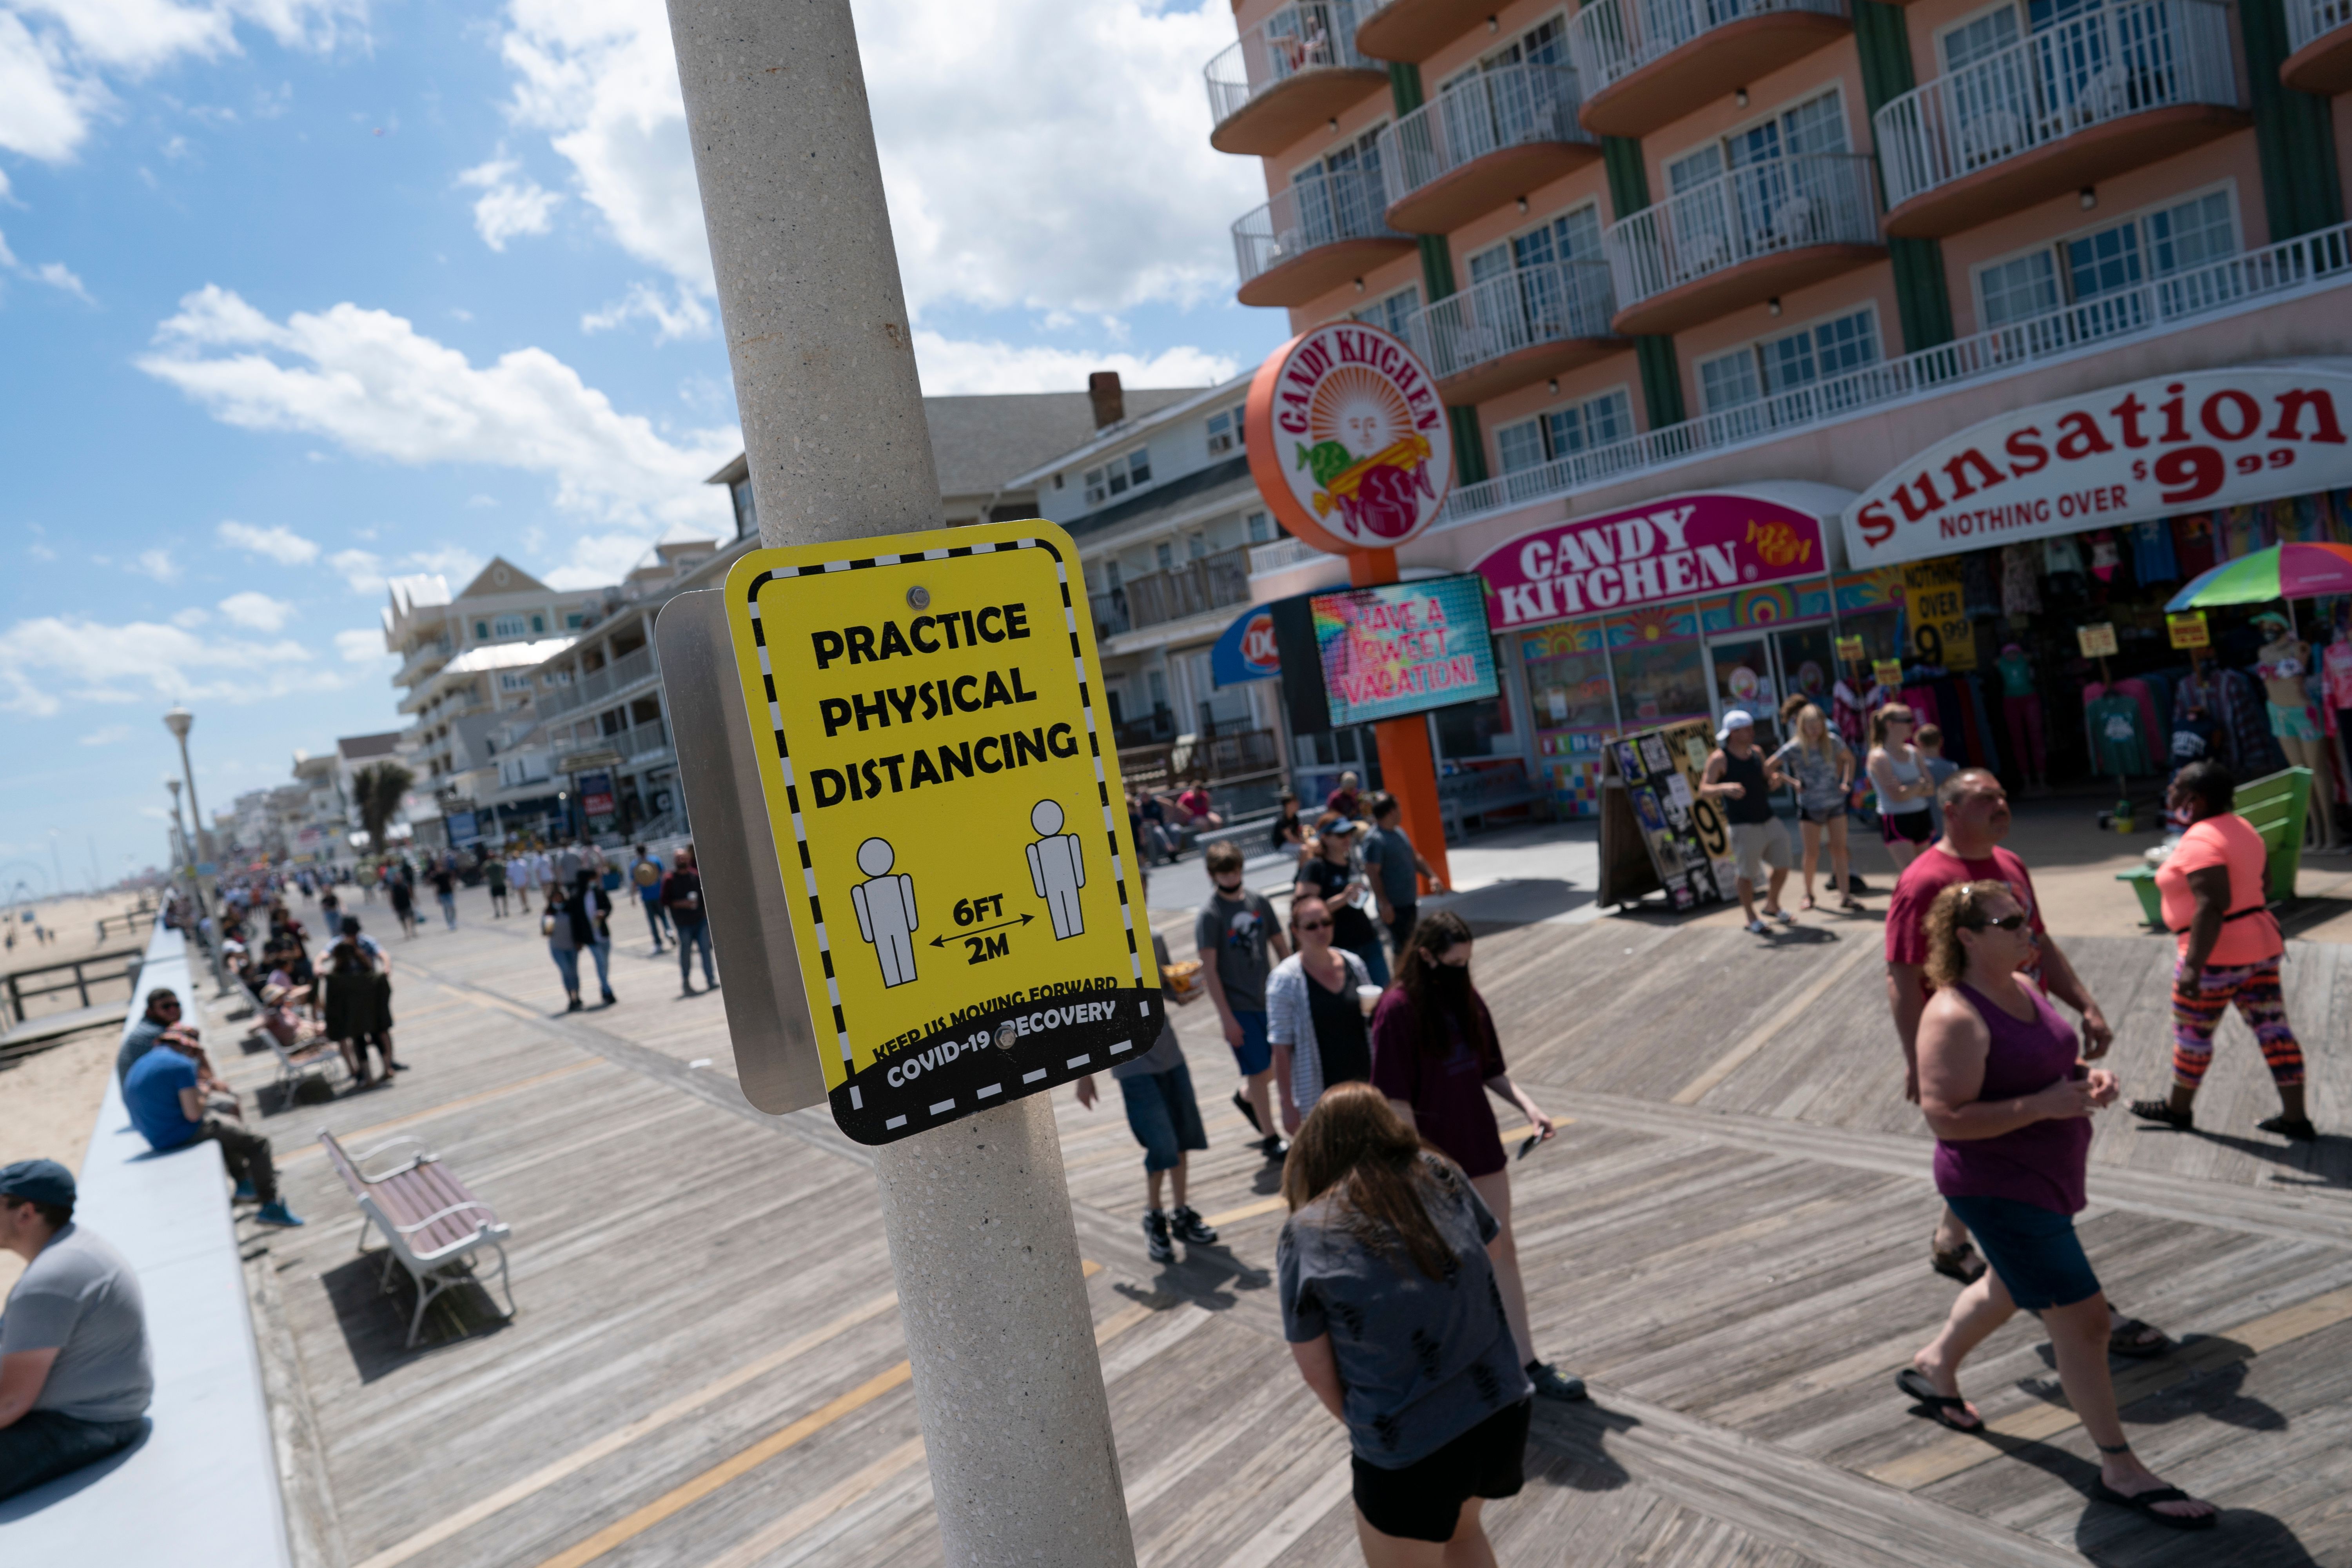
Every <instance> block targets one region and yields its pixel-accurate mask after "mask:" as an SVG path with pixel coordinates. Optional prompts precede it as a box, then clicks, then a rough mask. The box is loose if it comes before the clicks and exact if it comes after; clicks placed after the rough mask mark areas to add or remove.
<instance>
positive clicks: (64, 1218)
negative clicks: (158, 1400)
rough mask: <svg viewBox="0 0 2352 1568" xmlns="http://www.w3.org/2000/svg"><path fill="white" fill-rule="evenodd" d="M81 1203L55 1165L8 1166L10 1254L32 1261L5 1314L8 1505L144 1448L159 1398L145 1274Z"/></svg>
mask: <svg viewBox="0 0 2352 1568" xmlns="http://www.w3.org/2000/svg"><path fill="white" fill-rule="evenodd" d="M74 1196H75V1194H74V1179H73V1173H71V1172H70V1171H68V1170H67V1169H66V1168H65V1167H64V1166H63V1165H60V1164H58V1163H57V1162H56V1161H54V1160H19V1161H18V1162H16V1163H15V1164H13V1165H8V1166H5V1167H0V1247H6V1248H7V1249H8V1250H9V1251H11V1252H13V1253H15V1254H16V1255H17V1256H18V1257H19V1258H23V1259H25V1262H26V1268H25V1272H24V1274H23V1276H22V1277H20V1278H19V1279H17V1281H16V1287H15V1289H11V1290H10V1291H9V1292H8V1301H7V1306H6V1310H5V1312H0V1498H8V1497H14V1496H16V1494H17V1493H18V1492H22V1491H28V1490H30V1489H32V1488H34V1487H37V1486H39V1485H40V1484H41V1483H42V1482H44V1481H47V1480H53V1479H56V1478H57V1477H58V1476H62V1475H64V1474H66V1473H67V1472H68V1471H69V1470H78V1469H79V1468H81V1467H82V1466H84V1465H87V1464H89V1463H91V1462H92V1461H94V1460H98V1459H102V1458H105V1457H106V1456H107V1455H109V1454H111V1453H113V1452H115V1451H116V1450H117V1449H119V1448H122V1447H128V1446H129V1445H130V1444H131V1443H133V1442H135V1441H136V1440H137V1439H138V1438H139V1436H140V1435H141V1434H142V1432H143V1431H144V1430H145V1429H146V1425H147V1424H146V1422H145V1420H144V1419H143V1417H144V1416H145V1415H146V1414H147V1405H148V1402H149V1401H150V1400H151V1399H152V1398H153V1397H154V1394H155V1373H154V1369H153V1367H152V1365H151V1364H150V1363H149V1360H148V1354H147V1311H146V1307H145V1305H144V1303H143V1302H142V1300H140V1296H139V1280H138V1277H137V1276H136V1275H134V1274H132V1273H131V1265H129V1264H128V1263H126V1262H124V1261H123V1259H122V1255H121V1253H119V1252H117V1251H115V1250H114V1248H112V1247H109V1246H107V1245H106V1243H105V1242H103V1241H100V1239H99V1238H98V1237H95V1236H92V1235H90V1234H89V1232H88V1231H86V1230H83V1229H82V1228H81V1227H80V1226H77V1225H75V1224H74V1223H73V1209H74Z"/></svg>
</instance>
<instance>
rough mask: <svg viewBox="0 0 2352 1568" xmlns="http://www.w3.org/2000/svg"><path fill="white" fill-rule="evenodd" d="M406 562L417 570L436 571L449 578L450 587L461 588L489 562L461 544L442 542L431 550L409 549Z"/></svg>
mask: <svg viewBox="0 0 2352 1568" xmlns="http://www.w3.org/2000/svg"><path fill="white" fill-rule="evenodd" d="M408 564H409V565H411V566H414V567H415V568H416V570H418V571H419V572H438V573H439V574H441V575H442V576H444V577H446V578H448V579H449V585H450V586H451V587H453V588H462V587H464V586H465V585H466V584H467V583H470V582H472V581H473V580H474V579H475V578H476V577H478V576H479V575H480V574H481V571H482V568H483V567H485V566H487V565H488V564H489V563H488V561H487V560H485V559H484V558H483V557H481V556H479V555H477V554H475V553H474V552H472V551H470V550H468V549H467V548H466V547H465V546H464V545H462V544H443V545H436V547H434V548H433V549H431V550H415V551H411V552H409V555H408Z"/></svg>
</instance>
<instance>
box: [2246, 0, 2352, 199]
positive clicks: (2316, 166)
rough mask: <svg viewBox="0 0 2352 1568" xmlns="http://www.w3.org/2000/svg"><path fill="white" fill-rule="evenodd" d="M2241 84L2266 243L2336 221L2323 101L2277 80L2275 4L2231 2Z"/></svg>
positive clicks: (2340, 189) (2281, 52) (2279, 13)
mask: <svg viewBox="0 0 2352 1568" xmlns="http://www.w3.org/2000/svg"><path fill="white" fill-rule="evenodd" d="M2237 12H2238V26H2239V28H2240V37H2242V38H2243V39H2244V40H2245V49H2246V81H2247V85H2248V86H2249V87H2250V88H2251V89H2252V92H2253V100H2254V154H2255V158H2256V160H2257V162H2259V163H2261V165H2262V171H2263V206H2264V207H2265V208H2267V209H2268V211H2269V214H2270V228H2271V238H2272V239H2273V241H2276V240H2282V239H2292V238H2294V237H2295V236H2296V235H2298V234H2308V233H2310V232H2311V231H2312V230H2313V229H2315V228H2326V227H2327V226H2329V225H2331V224H2338V223H2342V222H2343V221H2344V186H2343V183H2342V181H2341V179H2340V178H2339V176H2338V175H2337V174H2336V132H2335V127H2334V126H2333V125H2332V124H2331V123H2330V108H2331V106H2330V105H2329V102H2328V100H2326V99H2324V98H2315V97H2314V96H2312V95H2311V94H2310V93H2306V92H2296V91H2295V90H2294V89H2292V88H2290V87H2288V86H2287V85H2286V84H2285V83H2284V82H2283V81H2281V80H2279V67H2280V66H2281V65H2282V64H2284V63H2285V60H2286V58H2287V56H2288V55H2290V54H2292V53H2294V50H2292V49H2291V48H2289V47H2287V36H2286V14H2285V11H2284V8H2283V7H2282V6H2281V5H2280V4H2279V0H2239V4H2238V6H2237Z"/></svg>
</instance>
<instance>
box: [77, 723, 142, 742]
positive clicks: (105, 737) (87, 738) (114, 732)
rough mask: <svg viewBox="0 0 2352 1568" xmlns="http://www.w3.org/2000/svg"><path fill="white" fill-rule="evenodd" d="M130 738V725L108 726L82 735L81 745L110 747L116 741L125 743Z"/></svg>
mask: <svg viewBox="0 0 2352 1568" xmlns="http://www.w3.org/2000/svg"><path fill="white" fill-rule="evenodd" d="M130 738H131V726H130V725H128V724H108V725H104V726H102V727H100V728H99V729H96V730H92V731H90V732H89V734H87V735H84V736H83V737H82V738H81V743H82V744H83V745H85V746H111V745H113V744H114V743H115V742H117V741H127V740H129V739H130Z"/></svg>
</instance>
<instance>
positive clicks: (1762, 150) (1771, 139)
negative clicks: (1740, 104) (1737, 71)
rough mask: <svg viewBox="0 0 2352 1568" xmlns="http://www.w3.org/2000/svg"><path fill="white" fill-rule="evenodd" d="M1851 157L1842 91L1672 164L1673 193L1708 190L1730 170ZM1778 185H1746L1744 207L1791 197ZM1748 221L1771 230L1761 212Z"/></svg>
mask: <svg viewBox="0 0 2352 1568" xmlns="http://www.w3.org/2000/svg"><path fill="white" fill-rule="evenodd" d="M1845 151H1846V134H1845V110H1844V107H1843V103H1842V102H1841V100H1839V97H1838V91H1837V89H1835V88H1832V89H1830V90H1829V91H1827V92H1824V93H1822V94H1821V95H1820V96H1819V97H1817V98H1809V99H1807V100H1805V101H1804V102H1802V103H1801V104H1798V105H1797V106H1796V107H1795V108H1794V109H1789V110H1782V111H1781V112H1780V113H1778V114H1775V115H1773V116H1771V117H1770V118H1769V119H1767V120H1764V121H1760V122H1759V123H1757V124H1754V125H1751V126H1749V127H1748V128H1747V129H1746V130H1744V131H1736V132H1732V133H1731V134H1730V135H1728V136H1726V137H1725V138H1723V139H1722V140H1721V141H1720V142H1708V143H1707V144H1706V146H1704V147H1701V148H1698V149H1697V150H1696V151H1695V152H1691V153H1685V154H1684V155H1683V156H1682V157H1680V158H1675V159H1673V160H1671V161H1669V162H1668V163H1667V164H1666V184H1667V188H1668V189H1669V190H1670V191H1671V192H1672V193H1673V194H1674V195H1681V194H1682V193H1683V192H1685V191H1687V190H1689V189H1690V188H1691V187H1693V186H1694V185H1700V184H1706V182H1707V181H1709V180H1712V179H1714V178H1715V177H1716V176H1717V175H1718V174H1722V173H1723V172H1724V170H1725V169H1726V168H1732V169H1747V168H1753V167H1755V166H1757V165H1759V164H1764V163H1773V162H1775V161H1777V160H1779V159H1783V158H1804V157H1811V156H1813V155H1815V154H1818V153H1843V152H1845ZM1777 184H1778V182H1774V181H1765V182H1761V183H1760V184H1757V185H1756V188H1754V189H1752V190H1751V189H1749V188H1748V185H1749V182H1747V181H1743V182H1741V185H1742V189H1741V192H1740V198H1741V201H1742V203H1743V204H1746V203H1749V202H1759V203H1760V202H1768V201H1772V200H1780V199H1785V198H1786V196H1787V195H1788V193H1787V192H1785V191H1782V190H1780V189H1777V188H1770V187H1774V186H1776V185H1777ZM1743 216H1751V217H1753V218H1755V219H1757V220H1759V221H1761V222H1764V223H1765V224H1766V225H1767V226H1769V218H1770V215H1769V214H1768V213H1766V212H1763V211H1761V210H1759V211H1758V212H1755V213H1753V214H1746V215H1743Z"/></svg>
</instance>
